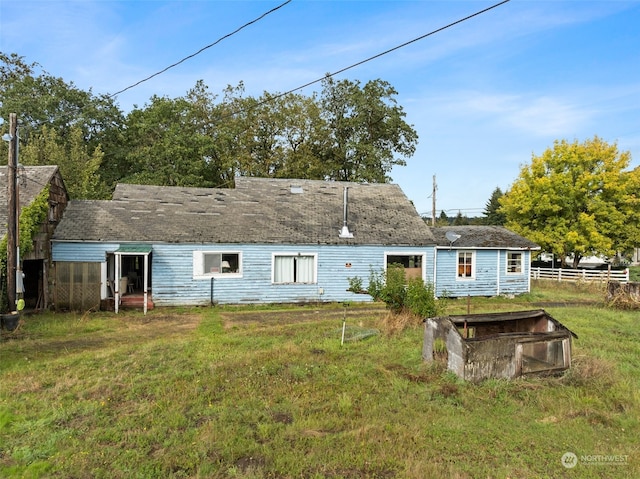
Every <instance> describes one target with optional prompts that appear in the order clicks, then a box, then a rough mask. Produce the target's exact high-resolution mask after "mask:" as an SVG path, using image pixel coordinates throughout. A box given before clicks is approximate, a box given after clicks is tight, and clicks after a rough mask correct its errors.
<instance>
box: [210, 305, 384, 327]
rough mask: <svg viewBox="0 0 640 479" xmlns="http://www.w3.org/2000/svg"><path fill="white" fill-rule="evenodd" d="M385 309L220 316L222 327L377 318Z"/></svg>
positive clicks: (256, 312)
mask: <svg viewBox="0 0 640 479" xmlns="http://www.w3.org/2000/svg"><path fill="white" fill-rule="evenodd" d="M386 311H387V310H386V309H385V307H384V306H381V305H377V304H376V305H371V306H364V307H363V306H358V307H354V308H351V307H347V308H340V307H335V308H318V309H309V308H306V307H305V308H304V309H303V308H300V309H287V310H281V311H230V312H222V313H221V314H220V317H221V318H222V320H223V323H224V327H225V328H230V327H233V326H251V325H256V324H259V325H264V326H278V325H286V324H292V323H300V322H304V321H318V320H320V319H322V320H328V319H342V318H343V317H345V316H346V318H347V320H354V319H356V320H357V319H365V318H379V317H381V316H382V315H384V314H386Z"/></svg>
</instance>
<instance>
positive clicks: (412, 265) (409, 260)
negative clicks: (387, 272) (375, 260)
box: [386, 253, 424, 280]
mask: <svg viewBox="0 0 640 479" xmlns="http://www.w3.org/2000/svg"><path fill="white" fill-rule="evenodd" d="M423 263H424V255H423V254H400V253H387V254H386V266H387V268H388V267H389V266H391V265H392V264H399V265H402V266H403V267H404V274H405V277H406V279H407V280H409V279H411V278H422V265H423Z"/></svg>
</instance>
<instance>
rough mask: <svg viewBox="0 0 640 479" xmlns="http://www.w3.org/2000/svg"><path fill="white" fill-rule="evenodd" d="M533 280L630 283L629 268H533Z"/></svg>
mask: <svg viewBox="0 0 640 479" xmlns="http://www.w3.org/2000/svg"><path fill="white" fill-rule="evenodd" d="M531 279H550V280H555V281H584V282H601V283H606V282H608V281H619V282H620V283H628V282H629V268H627V269H624V270H589V269H562V268H531Z"/></svg>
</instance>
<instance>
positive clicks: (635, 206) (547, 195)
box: [500, 136, 640, 267]
mask: <svg viewBox="0 0 640 479" xmlns="http://www.w3.org/2000/svg"><path fill="white" fill-rule="evenodd" d="M630 161H631V155H630V153H629V152H619V151H618V147H617V144H616V143H613V144H609V143H607V142H605V141H603V140H602V139H600V138H598V137H597V136H596V137H594V138H593V139H588V140H586V141H584V142H583V143H579V142H578V141H573V142H571V143H570V142H568V141H566V140H562V141H555V142H554V145H553V147H552V148H548V149H547V150H545V151H544V153H542V155H540V156H535V155H534V156H533V157H532V160H531V164H529V165H525V166H523V167H522V169H521V171H520V175H519V177H518V179H517V180H516V181H515V182H514V184H513V185H512V186H511V189H510V190H509V191H508V192H507V193H506V194H505V195H504V196H503V197H501V199H500V203H501V205H502V207H501V210H500V211H501V212H503V213H504V214H505V215H506V218H507V223H506V226H507V227H508V228H510V229H512V230H514V231H516V232H518V233H520V234H522V235H523V236H525V237H527V238H529V239H531V240H532V241H534V242H536V243H538V244H539V245H540V246H541V247H542V249H543V250H544V251H548V252H552V253H554V254H555V255H556V256H558V257H560V258H562V260H563V262H564V258H566V257H572V258H573V264H572V265H573V267H577V266H578V263H579V262H580V260H581V259H582V258H583V257H585V256H588V255H603V256H607V257H612V256H614V255H615V254H616V253H625V252H628V251H629V250H630V249H632V248H633V247H637V245H638V244H640V169H638V168H636V169H635V170H631V171H629V170H628V167H629V164H630Z"/></svg>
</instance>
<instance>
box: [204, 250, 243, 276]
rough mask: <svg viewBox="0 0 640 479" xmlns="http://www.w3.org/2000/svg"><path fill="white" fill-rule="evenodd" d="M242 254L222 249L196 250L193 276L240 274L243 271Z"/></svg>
mask: <svg viewBox="0 0 640 479" xmlns="http://www.w3.org/2000/svg"><path fill="white" fill-rule="evenodd" d="M241 264H242V262H241V254H240V253H237V252H222V251H194V252H193V276H194V277H204V278H210V277H212V276H215V277H218V276H227V275H235V276H238V275H239V274H240V273H241V270H240V268H241Z"/></svg>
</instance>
